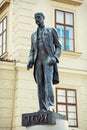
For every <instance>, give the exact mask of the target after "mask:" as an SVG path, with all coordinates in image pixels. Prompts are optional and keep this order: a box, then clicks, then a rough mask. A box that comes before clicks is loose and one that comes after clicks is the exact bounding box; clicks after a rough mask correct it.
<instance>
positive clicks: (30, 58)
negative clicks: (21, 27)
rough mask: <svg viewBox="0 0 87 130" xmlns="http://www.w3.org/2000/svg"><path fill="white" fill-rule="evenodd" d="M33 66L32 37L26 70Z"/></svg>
mask: <svg viewBox="0 0 87 130" xmlns="http://www.w3.org/2000/svg"><path fill="white" fill-rule="evenodd" d="M33 65H34V48H33V40H32V36H31V49H30V52H29V58H28V64H27V70H29V69H30V68H32V67H33Z"/></svg>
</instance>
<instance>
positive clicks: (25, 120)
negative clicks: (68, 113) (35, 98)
mask: <svg viewBox="0 0 87 130" xmlns="http://www.w3.org/2000/svg"><path fill="white" fill-rule="evenodd" d="M22 126H24V127H26V128H25V130H68V121H66V117H65V116H63V115H61V114H58V113H55V112H51V111H47V112H35V113H26V114H22Z"/></svg>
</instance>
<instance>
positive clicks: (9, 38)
mask: <svg viewBox="0 0 87 130" xmlns="http://www.w3.org/2000/svg"><path fill="white" fill-rule="evenodd" d="M36 12H43V13H44V14H45V24H46V25H47V26H48V27H55V28H56V30H57V33H58V36H59V41H60V43H61V44H62V54H61V57H60V59H59V61H60V63H59V64H58V69H59V75H60V83H59V84H58V85H54V86H53V89H54V94H55V107H54V109H55V111H56V112H58V113H60V114H64V115H65V116H66V119H67V120H68V124H69V130H87V100H86V99H87V44H86V43H87V38H86V34H87V27H86V23H87V15H86V12H87V1H86V0H44V1H41V0H32V1H31V0H0V130H20V129H21V130H25V128H24V127H22V125H21V116H22V114H23V113H30V112H35V111H38V96H37V86H36V83H35V81H34V78H33V69H31V70H29V71H27V69H26V66H27V62H28V55H29V49H30V45H31V34H32V33H33V32H34V31H35V30H36V28H37V27H36V24H35V22H34V14H35V13H36Z"/></svg>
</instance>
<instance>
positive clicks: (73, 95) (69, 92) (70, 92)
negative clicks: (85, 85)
mask: <svg viewBox="0 0 87 130" xmlns="http://www.w3.org/2000/svg"><path fill="white" fill-rule="evenodd" d="M67 96H71V97H75V91H72V90H68V91H67Z"/></svg>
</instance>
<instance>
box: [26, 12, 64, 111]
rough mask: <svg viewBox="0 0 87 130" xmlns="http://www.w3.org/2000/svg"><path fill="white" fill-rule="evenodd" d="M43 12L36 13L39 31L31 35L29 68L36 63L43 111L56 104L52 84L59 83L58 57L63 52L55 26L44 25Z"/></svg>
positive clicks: (35, 69) (36, 79)
mask: <svg viewBox="0 0 87 130" xmlns="http://www.w3.org/2000/svg"><path fill="white" fill-rule="evenodd" d="M44 19H45V16H44V14H43V13H36V14H35V22H36V24H37V25H38V28H37V31H36V32H35V33H33V34H32V36H31V49H30V54H29V61H28V65H27V70H29V69H30V68H32V67H33V65H34V78H35V81H36V83H37V87H38V98H39V107H40V110H39V111H42V112H45V111H49V110H51V108H53V106H54V94H53V88H52V84H57V83H59V76H58V70H57V63H58V62H59V60H58V58H59V57H60V54H61V44H60V43H59V41H58V35H57V32H56V30H55V29H54V28H48V27H46V26H45V25H44Z"/></svg>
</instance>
